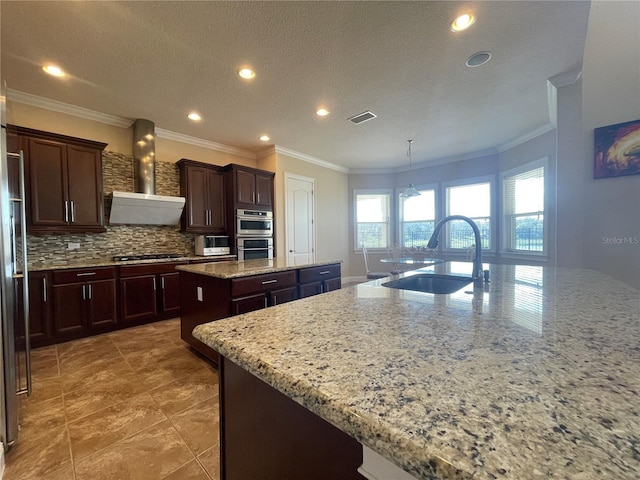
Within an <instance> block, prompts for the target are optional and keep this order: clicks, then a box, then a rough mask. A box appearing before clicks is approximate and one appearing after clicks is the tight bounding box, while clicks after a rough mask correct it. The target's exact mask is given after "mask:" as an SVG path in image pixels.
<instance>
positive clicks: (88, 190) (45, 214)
mask: <svg viewBox="0 0 640 480" xmlns="http://www.w3.org/2000/svg"><path fill="white" fill-rule="evenodd" d="M12 128H13V129H14V130H15V131H17V134H18V136H19V138H20V148H21V149H22V150H23V151H24V155H25V176H26V179H25V183H26V185H27V220H28V222H27V226H28V230H29V232H30V233H51V232H104V231H105V227H104V199H103V192H102V150H103V149H104V147H105V146H106V144H104V143H99V142H92V141H89V140H83V139H79V138H74V137H67V136H63V135H56V134H50V133H47V132H40V131H38V130H31V129H27V128H23V127H12Z"/></svg>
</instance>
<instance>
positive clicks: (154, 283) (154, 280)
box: [153, 277, 156, 292]
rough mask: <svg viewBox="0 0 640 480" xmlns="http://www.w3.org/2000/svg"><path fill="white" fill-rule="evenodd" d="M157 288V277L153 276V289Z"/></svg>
mask: <svg viewBox="0 0 640 480" xmlns="http://www.w3.org/2000/svg"><path fill="white" fill-rule="evenodd" d="M155 290H156V278H155V277H153V291H154V292H155Z"/></svg>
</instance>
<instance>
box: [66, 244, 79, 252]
mask: <svg viewBox="0 0 640 480" xmlns="http://www.w3.org/2000/svg"><path fill="white" fill-rule="evenodd" d="M79 248H80V243H78V242H69V243H67V250H77V249H79Z"/></svg>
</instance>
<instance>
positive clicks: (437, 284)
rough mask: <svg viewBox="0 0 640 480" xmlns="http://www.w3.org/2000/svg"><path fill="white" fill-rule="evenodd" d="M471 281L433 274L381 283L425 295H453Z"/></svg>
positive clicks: (460, 277) (421, 274)
mask: <svg viewBox="0 0 640 480" xmlns="http://www.w3.org/2000/svg"><path fill="white" fill-rule="evenodd" d="M472 281H473V279H472V278H471V277H465V276H462V275H439V274H435V273H418V274H416V275H411V276H409V277H405V278H400V279H398V280H392V281H391V282H387V283H383V284H382V286H383V287H389V288H399V289H401V290H414V291H416V292H425V293H453V292H457V291H458V290H460V289H461V288H462V287H464V286H465V285H468V284H470V283H471V282H472Z"/></svg>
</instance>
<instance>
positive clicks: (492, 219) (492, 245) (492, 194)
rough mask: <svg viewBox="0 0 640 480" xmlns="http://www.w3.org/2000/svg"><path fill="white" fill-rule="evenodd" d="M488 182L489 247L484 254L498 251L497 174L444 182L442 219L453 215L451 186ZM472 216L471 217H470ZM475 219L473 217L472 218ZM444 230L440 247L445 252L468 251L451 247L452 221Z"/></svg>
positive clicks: (457, 252)
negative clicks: (449, 194) (448, 193)
mask: <svg viewBox="0 0 640 480" xmlns="http://www.w3.org/2000/svg"><path fill="white" fill-rule="evenodd" d="M482 183H488V184H489V248H483V249H482V253H483V254H485V253H486V254H495V253H496V252H497V251H498V248H497V242H496V238H497V234H496V231H497V229H498V227H499V225H498V219H497V217H496V176H495V175H481V176H478V177H469V178H461V179H456V180H448V181H443V182H442V192H441V199H442V216H441V217H440V219H442V218H445V217H448V216H449V215H451V214H450V213H449V201H448V195H447V190H448V189H449V188H451V187H464V186H470V185H476V184H482ZM469 218H471V217H469ZM472 220H473V219H472ZM443 230H444V231H442V232H441V233H440V237H439V242H438V248H439V249H440V251H442V252H443V253H452V254H460V253H463V252H466V251H467V249H466V248H451V247H449V246H448V245H449V241H448V239H449V234H450V222H447V224H445V225H444V228H443Z"/></svg>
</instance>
